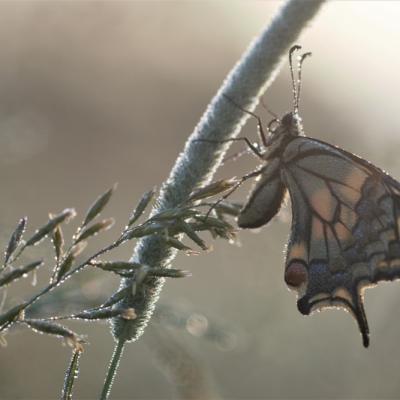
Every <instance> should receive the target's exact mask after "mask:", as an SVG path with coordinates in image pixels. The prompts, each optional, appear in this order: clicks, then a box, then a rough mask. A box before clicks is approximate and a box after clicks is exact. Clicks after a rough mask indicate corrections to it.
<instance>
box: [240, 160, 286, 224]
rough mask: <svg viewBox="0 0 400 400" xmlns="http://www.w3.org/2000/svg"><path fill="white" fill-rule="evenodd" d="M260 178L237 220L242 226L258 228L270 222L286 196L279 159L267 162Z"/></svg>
mask: <svg viewBox="0 0 400 400" xmlns="http://www.w3.org/2000/svg"><path fill="white" fill-rule="evenodd" d="M259 178H260V179H259V180H258V181H257V183H256V185H255V187H254V189H253V190H252V192H251V195H250V197H249V199H248V201H247V203H246V204H245V206H244V207H243V209H242V210H241V212H240V215H239V218H238V221H237V222H238V225H239V227H241V228H258V227H260V226H262V225H265V224H266V223H268V222H269V221H270V220H271V219H272V218H273V217H274V216H275V215H276V214H277V213H278V211H279V209H280V207H281V204H282V202H283V199H284V197H285V193H286V188H285V186H284V184H283V182H282V179H281V174H280V163H279V160H278V159H275V160H274V161H273V162H271V163H269V164H266V166H265V167H264V168H263V170H262V171H261V173H260V175H259Z"/></svg>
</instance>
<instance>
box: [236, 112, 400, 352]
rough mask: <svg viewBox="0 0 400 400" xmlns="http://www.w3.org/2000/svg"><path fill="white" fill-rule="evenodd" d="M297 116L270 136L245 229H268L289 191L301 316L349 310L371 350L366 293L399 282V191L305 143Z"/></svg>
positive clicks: (289, 267)
mask: <svg viewBox="0 0 400 400" xmlns="http://www.w3.org/2000/svg"><path fill="white" fill-rule="evenodd" d="M302 133H303V129H302V126H301V120H300V118H299V117H298V116H297V115H296V113H288V114H286V115H285V116H284V117H283V118H282V119H281V120H280V121H279V123H278V126H277V127H276V128H275V129H274V130H273V131H272V132H271V137H270V139H269V142H268V146H267V147H266V149H265V151H264V153H263V154H262V158H263V160H264V162H265V165H263V166H262V168H261V169H260V173H259V177H258V181H257V183H256V185H255V187H254V189H253V191H252V192H251V194H250V197H249V199H248V201H247V203H246V205H245V206H244V207H243V209H242V211H241V213H240V215H239V217H238V225H239V226H240V227H242V228H256V227H259V226H262V225H265V224H267V223H268V222H269V221H270V220H271V219H272V218H273V216H274V215H275V214H277V212H278V211H279V209H280V206H281V204H282V202H283V201H284V197H285V195H286V193H287V192H288V193H289V195H290V199H291V205H292V228H291V234H290V239H289V243H288V246H287V254H286V263H285V264H286V265H285V281H286V283H287V284H288V286H289V287H290V288H292V289H295V290H296V291H297V293H298V303H297V305H298V309H299V311H300V312H301V313H302V314H310V313H311V312H313V311H316V310H322V309H324V308H328V307H340V308H344V309H346V310H347V311H349V312H350V313H351V314H352V315H353V316H354V317H355V318H356V320H357V322H358V325H359V328H360V331H361V334H362V337H363V343H364V346H366V347H367V346H368V343H369V337H368V334H369V330H368V323H367V319H366V316H365V312H364V307H363V291H364V289H365V288H366V287H369V286H373V285H375V284H376V283H377V282H379V281H381V280H394V279H398V278H400V235H399V222H400V220H399V217H400V184H399V183H398V182H397V181H396V180H394V179H393V178H391V177H390V176H389V175H388V174H386V173H385V172H384V171H382V170H380V169H379V168H377V167H375V166H374V165H372V164H370V163H369V162H367V161H365V160H363V159H361V158H359V157H357V156H355V155H353V154H351V153H349V152H346V151H345V150H342V149H340V148H338V147H334V146H331V145H330V144H327V143H324V142H322V141H319V140H316V139H311V138H308V137H304V136H301V135H302Z"/></svg>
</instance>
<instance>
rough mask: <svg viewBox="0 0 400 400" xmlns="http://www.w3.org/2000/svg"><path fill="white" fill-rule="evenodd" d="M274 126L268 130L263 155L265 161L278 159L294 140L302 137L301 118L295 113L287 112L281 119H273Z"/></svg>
mask: <svg viewBox="0 0 400 400" xmlns="http://www.w3.org/2000/svg"><path fill="white" fill-rule="evenodd" d="M272 122H275V126H274V127H273V128H272V129H270V136H269V138H268V143H267V146H266V148H265V152H264V154H263V158H264V159H265V160H271V159H272V158H274V157H280V156H281V155H282V153H283V151H284V149H285V148H286V146H287V145H288V143H289V142H291V141H292V140H293V139H294V138H296V137H298V136H299V135H303V126H302V122H301V118H300V116H299V114H298V113H297V112H288V113H286V114H285V115H284V116H283V117H282V118H281V119H275V120H273V121H272Z"/></svg>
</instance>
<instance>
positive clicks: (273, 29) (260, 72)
mask: <svg viewBox="0 0 400 400" xmlns="http://www.w3.org/2000/svg"><path fill="white" fill-rule="evenodd" d="M323 3H324V0H310V1H301V0H288V1H286V2H285V3H284V4H283V6H282V7H281V8H280V9H279V10H278V12H277V14H276V15H275V17H274V18H273V19H272V21H271V23H269V24H268V25H267V27H266V28H265V29H264V30H263V31H262V32H261V34H260V35H259V36H258V37H257V38H256V39H255V40H254V41H253V42H252V44H251V45H250V46H249V48H248V49H247V51H245V53H244V54H243V56H242V57H241V59H240V60H239V62H238V63H237V64H236V66H235V67H234V68H233V69H232V71H231V72H230V73H229V75H228V77H227V78H226V80H225V81H224V83H223V84H222V86H221V88H220V89H219V91H218V92H217V94H216V95H215V97H214V98H213V99H212V101H211V102H210V104H209V106H208V107H207V109H206V111H205V113H204V115H203V116H202V118H201V120H200V122H199V123H198V125H197V126H196V127H195V130H194V132H193V133H192V134H191V135H190V137H189V139H188V141H187V142H186V145H185V148H184V150H183V152H182V153H181V154H180V156H179V157H178V159H177V161H176V163H175V165H174V167H173V169H172V171H171V173H170V176H169V177H168V179H167V180H166V182H165V183H164V185H163V186H162V188H161V191H160V196H159V198H158V200H157V203H156V204H157V205H156V207H155V208H154V209H153V211H152V213H153V214H154V213H156V212H160V211H162V210H165V209H168V208H173V207H175V206H176V205H178V204H181V203H182V202H183V201H185V200H186V199H187V198H188V196H189V195H190V193H191V192H192V191H193V190H194V189H195V188H196V187H198V186H200V185H202V184H206V183H208V182H209V181H210V180H211V179H212V176H213V175H214V173H215V172H216V169H217V168H218V166H219V165H220V164H221V161H222V159H223V156H224V154H225V152H226V151H227V149H228V148H229V143H213V144H210V143H205V142H198V141H197V140H198V139H206V140H214V141H221V140H226V139H229V138H233V137H235V136H237V135H238V133H239V131H240V129H241V127H242V126H243V125H244V123H245V122H246V120H247V119H248V118H249V115H248V114H247V113H244V112H242V111H241V110H240V109H239V108H237V107H234V106H233V105H232V104H231V103H230V102H228V101H226V98H225V96H228V97H229V98H231V99H234V100H235V101H236V102H239V103H240V104H241V106H242V107H243V108H246V109H247V110H249V111H252V110H254V109H255V107H256V105H257V104H258V101H259V97H260V96H261V95H262V94H263V93H264V92H265V90H266V89H267V87H268V86H269V85H270V84H271V82H272V81H273V79H274V77H275V75H276V74H277V72H278V70H279V66H280V65H281V63H282V60H283V57H285V56H286V55H287V51H288V49H289V47H290V46H291V45H292V44H293V42H294V41H295V40H296V39H297V37H298V35H299V34H300V32H301V31H302V30H303V29H304V28H305V26H306V25H307V24H308V23H309V22H310V20H311V19H312V18H313V17H314V15H315V14H316V13H317V11H318V10H319V8H320V7H321V5H322V4H323ZM175 255H176V251H175V250H171V248H170V247H169V246H168V245H166V243H165V242H163V241H162V240H161V239H160V238H159V237H157V236H152V237H147V238H144V239H143V240H141V241H140V242H139V243H138V244H137V246H136V248H135V250H134V254H133V256H132V261H134V262H140V263H142V264H146V265H150V266H152V267H155V268H164V267H167V266H168V265H169V264H170V262H171V260H172V259H173V258H174V257H175ZM163 283H164V280H163V279H153V280H152V281H150V282H149V283H148V284H147V286H145V287H144V288H143V290H142V291H141V295H140V296H139V295H138V294H137V293H132V291H128V294H127V296H126V298H125V299H124V300H123V301H122V303H123V304H124V305H125V306H129V307H132V308H134V309H135V311H136V313H137V315H138V317H137V318H136V319H135V320H133V321H125V320H123V319H121V318H115V319H114V320H113V335H114V337H115V338H116V340H118V344H119V345H118V346H120V347H118V349H119V352H118V353H116V352H114V354H113V363H112V365H113V366H114V367H116V366H117V365H118V360H116V358H117V357H120V355H121V354H122V348H121V347H123V346H124V344H125V343H126V342H129V341H134V340H137V339H138V338H139V337H140V336H141V335H142V333H143V331H144V329H145V327H146V325H147V324H148V322H149V320H150V318H151V316H152V314H153V311H154V308H155V303H156V302H157V300H158V297H159V293H160V291H161V289H162V286H163ZM134 285H135V278H129V279H123V280H122V281H121V287H122V288H125V287H128V288H129V287H134ZM114 375H115V371H112V376H114ZM109 376H110V373H109V374H108V376H107V380H106V384H105V387H104V388H103V392H102V396H103V397H102V399H107V398H108V395H109V393H110V389H111V384H112V379H108V377H109Z"/></svg>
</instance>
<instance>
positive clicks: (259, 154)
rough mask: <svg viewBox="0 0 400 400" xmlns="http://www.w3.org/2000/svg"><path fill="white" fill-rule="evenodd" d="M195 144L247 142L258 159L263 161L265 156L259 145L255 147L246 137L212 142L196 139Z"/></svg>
mask: <svg viewBox="0 0 400 400" xmlns="http://www.w3.org/2000/svg"><path fill="white" fill-rule="evenodd" d="M193 141H194V142H205V143H229V142H245V143H246V145H247V146H248V148H249V150H250V151H252V152H253V153H254V154H255V155H256V156H257V157H259V158H261V159H262V160H263V154H262V153H261V152H260V150H259V146H258V143H257V145H254V144H252V143H251V142H250V140H249V139H248V138H246V137H239V138H232V139H225V140H212V139H195V140H193Z"/></svg>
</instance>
